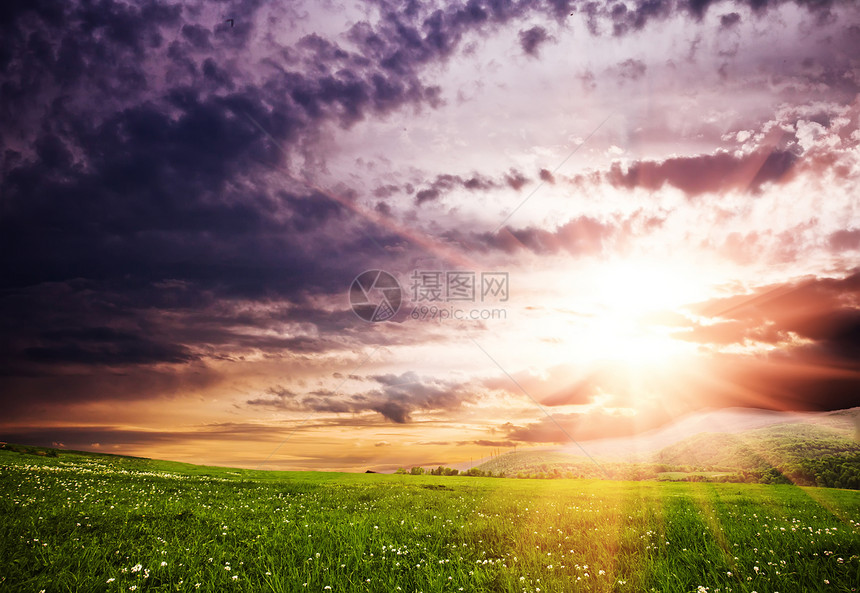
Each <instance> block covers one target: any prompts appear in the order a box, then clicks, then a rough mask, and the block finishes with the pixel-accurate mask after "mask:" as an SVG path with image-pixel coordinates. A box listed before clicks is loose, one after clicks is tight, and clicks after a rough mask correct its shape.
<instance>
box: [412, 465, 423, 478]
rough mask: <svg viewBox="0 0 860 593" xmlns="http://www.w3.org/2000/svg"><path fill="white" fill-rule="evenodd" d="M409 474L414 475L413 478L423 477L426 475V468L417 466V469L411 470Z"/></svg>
mask: <svg viewBox="0 0 860 593" xmlns="http://www.w3.org/2000/svg"><path fill="white" fill-rule="evenodd" d="M409 473H410V474H412V475H413V476H423V475H424V468H423V467H421V466H416V467H413V468H412V469H411V470H409Z"/></svg>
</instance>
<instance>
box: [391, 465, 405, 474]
mask: <svg viewBox="0 0 860 593" xmlns="http://www.w3.org/2000/svg"><path fill="white" fill-rule="evenodd" d="M394 473H395V474H405V473H406V470H405V469H404V468H402V467H398V468H397V470H396V471H395V472H394Z"/></svg>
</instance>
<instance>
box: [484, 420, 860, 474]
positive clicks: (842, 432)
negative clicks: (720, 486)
mask: <svg viewBox="0 0 860 593" xmlns="http://www.w3.org/2000/svg"><path fill="white" fill-rule="evenodd" d="M857 412H858V409H857V408H854V409H852V410H841V411H838V412H829V413H823V414H806V415H797V414H790V415H786V416H783V417H780V416H778V415H777V416H765V417H762V416H761V415H759V414H757V413H754V414H751V415H750V417H745V416H743V415H739V414H738V413H737V411H734V412H732V414H733V415H734V417H735V418H736V419H737V420H738V422H736V423H729V424H724V425H719V424H713V423H711V424H710V426H712V427H713V426H716V427H719V428H723V429H724V430H723V432H704V431H702V432H698V433H697V434H692V435H689V436H685V437H683V438H680V440H674V439H672V437H671V435H672V427H667V428H664V429H661V430H660V431H657V432H655V433H652V434H649V435H645V436H644V437H640V438H639V440H638V441H636V440H635V439H636V438H637V437H629V438H626V439H617V440H616V442H612V441H607V440H604V441H600V442H584V443H581V444H582V446H583V448H584V449H585V450H586V451H588V452H589V453H590V454H592V457H593V459H589V458H588V457H585V456H584V455H583V454H582V453H580V454H574V453H573V452H571V451H570V450H569V449H565V450H547V449H538V450H526V451H518V452H514V453H506V454H504V455H500V456H498V457H495V458H493V459H491V460H490V461H487V462H486V463H483V464H481V465H479V466H477V469H478V470H480V471H481V472H484V473H492V474H493V475H499V474H504V475H506V476H518V477H606V476H607V475H608V476H610V477H613V478H629V479H709V480H722V481H745V482H751V481H760V482H786V481H792V482H795V483H799V484H808V485H827V486H835V487H837V488H860V442H858V440H857V433H856V417H857ZM722 418H723V419H725V418H727V416H726V415H723V416H722ZM780 420H781V421H780ZM682 423H683V425H682V426H681V430H680V431H679V432H681V433H682V434H683V433H685V432H689V430H690V428H691V427H696V426H700V427H702V426H708V425H709V424H708V423H706V422H702V421H701V418H687V419H684V420H683V421H682ZM660 441H663V442H670V443H671V444H668V445H666V446H664V447H662V448H659V449H656V448H654V449H653V450H650V451H649V450H648V446H647V445H648V444H649V443H650V444H652V445H653V444H654V443H658V442H660ZM673 441H675V442H673ZM643 443H644V445H643ZM625 446H627V447H630V448H629V449H627V451H628V454H627V455H625V454H624V447H625ZM634 446H635V448H634Z"/></svg>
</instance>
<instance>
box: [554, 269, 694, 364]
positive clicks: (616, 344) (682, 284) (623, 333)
mask: <svg viewBox="0 0 860 593" xmlns="http://www.w3.org/2000/svg"><path fill="white" fill-rule="evenodd" d="M592 272H593V273H592V274H591V275H590V278H591V279H592V281H591V282H590V283H589V286H588V288H587V289H586V290H584V291H580V294H581V295H582V298H583V299H584V300H585V301H587V309H588V310H589V311H590V315H589V316H588V317H587V318H586V319H585V320H584V321H583V322H582V323H578V324H577V325H576V327H575V328H574V329H573V330H572V335H571V336H570V340H573V341H579V342H583V343H585V344H587V355H588V356H589V357H590V358H592V359H593V360H595V361H598V360H599V361H604V362H611V363H614V364H618V365H623V366H625V367H630V368H639V369H641V368H643V367H644V368H647V367H653V366H655V365H662V364H666V363H669V362H672V361H675V360H676V359H677V358H678V357H680V356H683V355H685V354H689V353H691V352H692V351H693V350H694V346H693V344H691V343H689V342H687V341H684V340H678V339H676V338H674V337H673V336H672V331H673V328H672V327H671V326H667V325H665V324H664V323H665V322H663V323H661V322H658V321H655V316H656V315H658V314H672V313H678V312H679V308H680V307H681V306H682V305H684V304H686V303H690V302H695V301H697V300H699V299H702V298H705V297H706V290H707V284H706V283H705V282H704V281H702V280H701V274H700V273H697V271H696V270H694V269H692V268H690V267H687V266H681V265H678V264H675V265H670V264H666V263H660V264H655V263H654V262H648V261H634V260H627V261H620V262H615V263H609V264H603V265H602V266H600V267H597V268H595V269H594V270H593V271H592Z"/></svg>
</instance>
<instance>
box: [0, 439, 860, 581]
mask: <svg viewBox="0 0 860 593" xmlns="http://www.w3.org/2000/svg"><path fill="white" fill-rule="evenodd" d="M0 512H2V517H3V519H2V524H0V591H4V592H5V591H33V592H39V591H45V592H46V593H47V592H52V591H301V592H305V591H321V592H324V591H378V592H385V593H389V592H397V591H408V592H410V593H411V592H419V591H420V592H423V593H430V592H434V591H512V592H522V591H540V592H563V591H631V592H636V591H665V592H670V591H677V592H699V591H703V590H705V589H706V590H707V591H709V592H715V591H735V592H751V591H757V592H758V593H765V592H767V593H773V592H783V593H785V592H793V591H804V592H805V591H854V590H857V589H860V558H858V554H860V493H858V492H855V491H843V490H831V489H819V488H798V487H795V486H765V485H747V484H714V483H663V482H615V481H597V480H508V479H488V478H468V477H435V476H398V475H379V474H336V473H298V472H296V473H294V472H253V471H247V470H232V469H224V468H207V467H198V466H189V465H184V464H179V463H169V462H158V461H150V460H140V459H129V458H119V457H109V456H89V455H77V454H73V453H61V454H60V456H59V457H56V458H51V457H41V456H37V455H30V454H21V453H13V452H10V451H0ZM703 588H704V589H703Z"/></svg>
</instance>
